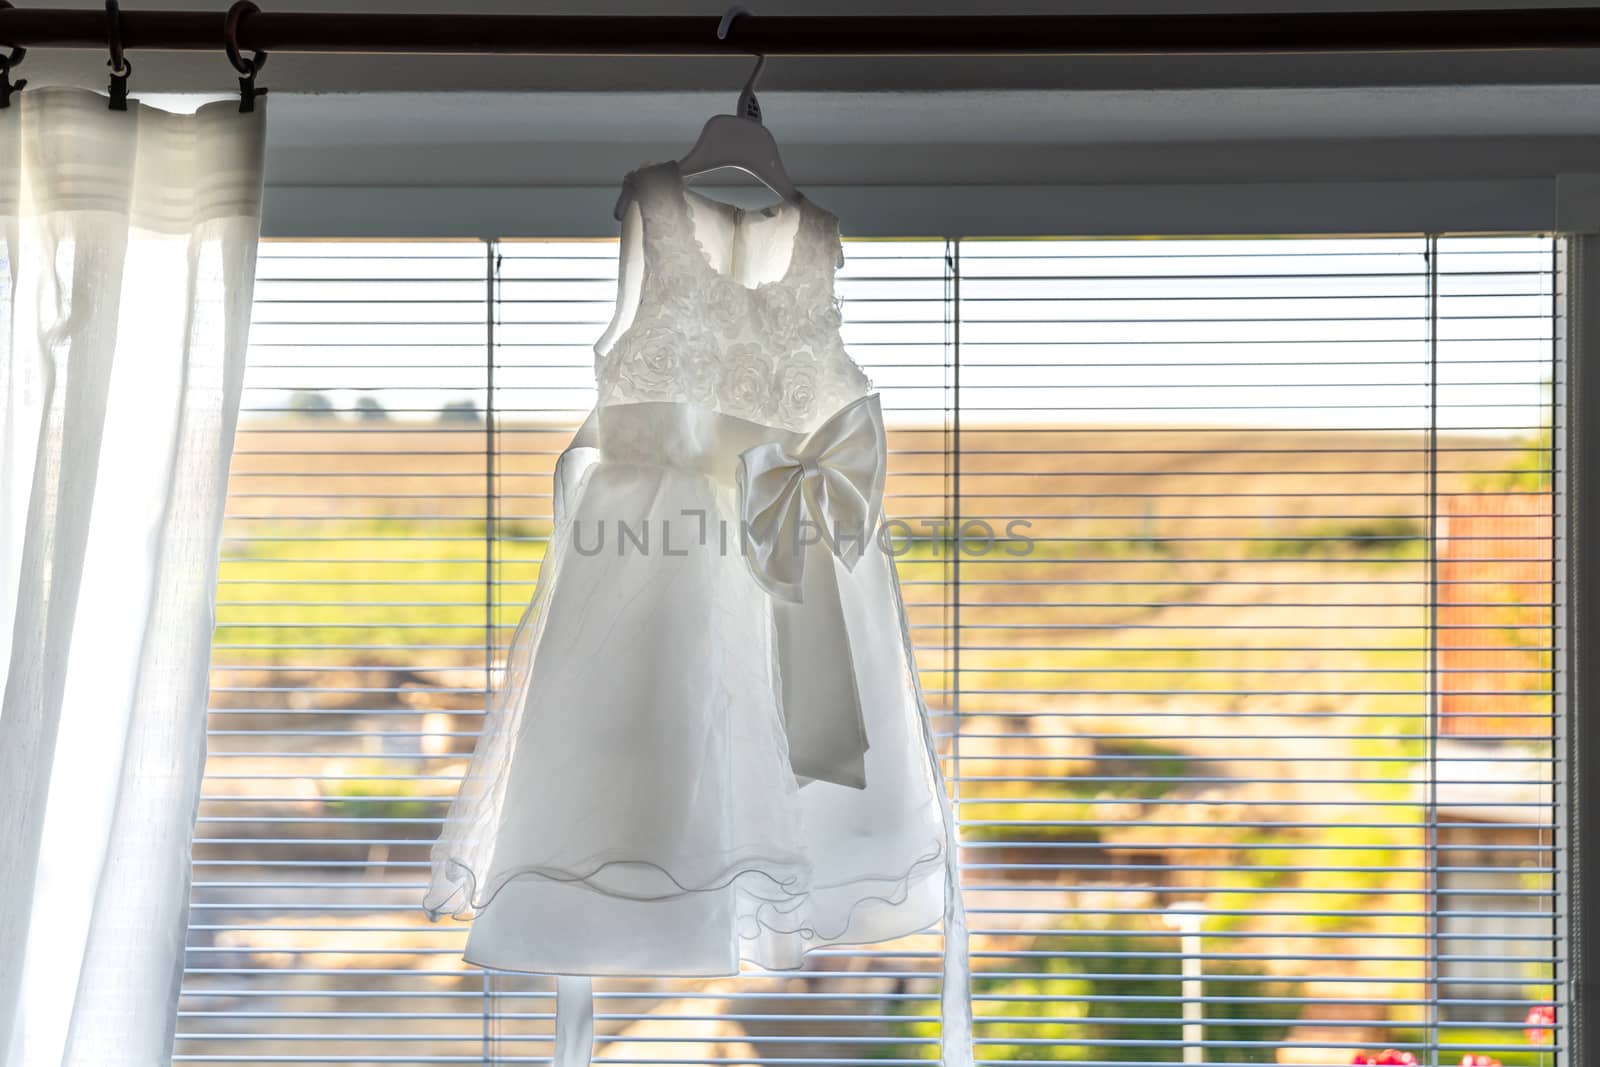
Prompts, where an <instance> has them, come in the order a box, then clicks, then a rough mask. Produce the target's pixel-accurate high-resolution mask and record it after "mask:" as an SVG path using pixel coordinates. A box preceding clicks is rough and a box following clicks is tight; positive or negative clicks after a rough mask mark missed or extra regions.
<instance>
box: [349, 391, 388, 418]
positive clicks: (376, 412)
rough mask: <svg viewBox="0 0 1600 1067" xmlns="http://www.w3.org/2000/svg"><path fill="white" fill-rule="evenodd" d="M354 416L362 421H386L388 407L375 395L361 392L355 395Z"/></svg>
mask: <svg viewBox="0 0 1600 1067" xmlns="http://www.w3.org/2000/svg"><path fill="white" fill-rule="evenodd" d="M356 418H358V419H360V420H361V421H363V422H387V421H389V409H388V408H386V407H384V406H383V403H382V401H380V400H379V399H378V398H377V397H375V396H367V395H365V394H362V395H361V396H358V397H356Z"/></svg>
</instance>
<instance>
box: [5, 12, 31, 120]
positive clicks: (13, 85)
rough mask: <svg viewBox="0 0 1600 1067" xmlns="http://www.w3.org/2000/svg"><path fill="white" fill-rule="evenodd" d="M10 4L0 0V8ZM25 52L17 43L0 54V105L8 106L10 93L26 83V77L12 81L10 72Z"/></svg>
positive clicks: (20, 61) (20, 60) (15, 91)
mask: <svg viewBox="0 0 1600 1067" xmlns="http://www.w3.org/2000/svg"><path fill="white" fill-rule="evenodd" d="M12 6H13V5H12V3H11V0H0V8H9V7H12ZM27 54H28V50H27V49H26V48H23V47H22V46H21V45H18V46H17V47H15V48H13V49H12V50H11V51H10V52H9V53H8V54H6V55H0V107H10V106H11V94H12V93H20V92H21V91H22V89H23V87H24V86H25V85H27V84H28V79H26V78H20V79H18V80H17V81H14V82H13V81H12V80H11V72H12V71H13V70H14V69H16V67H18V66H19V65H20V64H21V63H22V57H23V56H25V55H27Z"/></svg>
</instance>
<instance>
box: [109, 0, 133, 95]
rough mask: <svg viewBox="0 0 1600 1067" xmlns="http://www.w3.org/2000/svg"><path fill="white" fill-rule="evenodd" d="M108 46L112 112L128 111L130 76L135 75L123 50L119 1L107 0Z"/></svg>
mask: <svg viewBox="0 0 1600 1067" xmlns="http://www.w3.org/2000/svg"><path fill="white" fill-rule="evenodd" d="M106 45H107V47H108V48H109V49H110V51H111V58H110V59H108V60H106V66H108V67H110V68H111V84H110V86H109V87H108V89H107V95H108V96H109V97H110V106H111V110H112V111H126V110H128V75H130V74H132V73H133V64H132V63H129V62H128V56H127V53H126V52H124V51H123V48H122V10H121V9H120V8H119V7H118V6H117V0H106Z"/></svg>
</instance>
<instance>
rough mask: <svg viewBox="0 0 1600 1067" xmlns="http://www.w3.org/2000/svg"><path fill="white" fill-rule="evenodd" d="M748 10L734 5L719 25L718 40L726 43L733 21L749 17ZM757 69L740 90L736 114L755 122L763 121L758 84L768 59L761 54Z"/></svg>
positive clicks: (758, 56)
mask: <svg viewBox="0 0 1600 1067" xmlns="http://www.w3.org/2000/svg"><path fill="white" fill-rule="evenodd" d="M748 14H750V11H749V9H748V8H745V7H744V6H742V5H740V4H734V5H733V6H732V7H730V8H728V10H726V11H724V12H723V13H722V21H721V22H719V23H717V40H719V41H726V40H727V39H728V31H729V30H730V29H732V27H733V20H734V19H736V18H738V17H739V16H740V15H748ZM755 55H756V66H755V69H754V70H752V71H751V72H750V77H748V78H746V79H745V83H744V88H743V89H741V90H739V104H738V107H737V109H736V113H737V114H738V116H739V117H740V118H745V119H750V120H752V121H754V122H760V121H761V102H760V101H759V100H757V99H756V82H757V81H758V80H759V79H760V77H761V68H762V67H765V66H766V65H767V57H766V56H764V55H762V54H761V53H760V52H757V53H756V54H755Z"/></svg>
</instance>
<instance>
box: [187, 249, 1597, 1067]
mask: <svg viewBox="0 0 1600 1067" xmlns="http://www.w3.org/2000/svg"><path fill="white" fill-rule="evenodd" d="M1557 253H1558V242H1557V241H1555V240H1554V239H1551V238H1547V237H1538V236H1492V237H1439V238H1436V237H1393V238H1361V239H1354V238H1340V239H1281V240H1236V239H1218V240H1181V241H1179V240H1120V241H1119V240H1095V241H1069V240H1037V241H983V240H964V241H960V242H944V241H873V242H852V243H851V244H850V246H849V248H848V257H849V265H848V267H847V268H846V272H845V275H844V277H843V279H842V281H841V285H840V289H841V294H842V296H843V298H844V301H845V312H846V316H845V317H846V328H845V329H846V342H847V344H848V346H849V347H850V350H851V351H852V353H853V354H854V355H855V356H856V358H857V359H858V360H859V361H860V362H861V363H862V364H863V365H864V366H865V368H866V369H867V371H868V373H869V375H870V376H871V377H872V378H873V380H874V382H875V384H876V385H877V387H878V388H879V389H880V390H881V391H882V393H883V396H884V400H885V404H884V407H885V415H886V418H887V420H888V422H889V425H890V436H891V451H892V457H891V476H890V480H889V485H888V490H887V493H888V502H887V508H886V510H887V512H888V513H889V514H890V515H893V516H896V517H898V521H897V522H896V524H895V525H894V527H893V528H892V531H891V532H892V534H893V537H894V541H895V544H896V546H897V551H898V553H899V567H900V571H901V576H902V581H903V583H904V586H905V590H906V599H907V604H908V611H909V613H910V623H911V627H912V633H913V636H914V638H915V639H916V642H917V645H918V655H919V666H920V667H921V669H922V672H923V683H924V688H925V691H926V693H927V695H928V698H929V701H930V703H931V704H932V705H933V706H932V709H931V710H932V713H933V717H934V723H935V726H936V728H937V730H938V732H939V735H940V739H941V744H942V745H943V748H944V752H945V753H946V756H947V760H946V772H947V775H948V776H949V780H950V784H951V787H952V789H953V791H954V792H955V794H956V797H957V800H958V806H959V814H960V818H961V822H962V836H963V841H964V868H963V869H964V880H965V891H966V895H967V902H968V907H969V911H970V921H971V924H972V927H973V934H974V936H973V955H974V966H975V974H976V977H975V982H974V994H975V998H976V1011H977V1016H978V1027H977V1037H978V1041H979V1047H978V1053H979V1056H980V1057H981V1058H982V1059H984V1060H985V1061H990V1062H999V1061H1007V1062H1024V1063H1025V1062H1029V1061H1040V1062H1043V1061H1050V1062H1058V1061H1066V1062H1073V1063H1081V1064H1095V1063H1105V1064H1111V1063H1118V1064H1128V1063H1174V1062H1183V1063H1202V1064H1212V1063H1214V1064H1234V1063H1303V1064H1346V1063H1350V1062H1352V1061H1353V1060H1355V1059H1356V1058H1357V1057H1358V1056H1361V1055H1364V1054H1372V1055H1373V1056H1374V1057H1376V1056H1377V1055H1379V1054H1381V1053H1382V1052H1383V1050H1385V1049H1391V1050H1394V1052H1395V1053H1396V1056H1395V1057H1393V1058H1396V1059H1398V1058H1400V1057H1399V1054H1400V1053H1405V1052H1409V1053H1411V1054H1413V1055H1414V1056H1415V1057H1416V1059H1417V1060H1419V1061H1421V1062H1425V1063H1426V1062H1440V1063H1449V1064H1452V1065H1453V1064H1456V1063H1459V1062H1461V1059H1462V1057H1463V1056H1464V1055H1467V1054H1481V1055H1486V1056H1492V1057H1494V1058H1496V1059H1499V1060H1501V1061H1502V1062H1503V1063H1504V1064H1507V1065H1508V1067H1509V1065H1513V1064H1553V1063H1555V1062H1557V1050H1558V1049H1559V1045H1560V1039H1559V1034H1560V1028H1561V1023H1562V1010H1561V1008H1562V1005H1561V1004H1560V1003H1558V999H1557V997H1556V984H1555V983H1556V977H1557V969H1558V968H1559V967H1560V966H1561V963H1562V960H1563V958H1564V951H1565V949H1564V942H1563V940H1562V917H1563V915H1564V907H1565V904H1564V901H1563V900H1562V899H1561V898H1560V896H1559V894H1558V891H1557V890H1558V885H1559V881H1558V878H1557V874H1558V872H1559V870H1560V868H1561V864H1562V860H1563V854H1562V851H1561V849H1560V848H1559V847H1558V844H1557V842H1558V841H1560V840H1561V838H1560V835H1559V830H1560V824H1561V821H1562V818H1563V813H1562V812H1561V811H1560V810H1559V808H1558V807H1557V805H1556V803H1555V799H1556V787H1557V784H1558V781H1559V775H1560V774H1561V772H1562V770H1563V768H1562V766H1561V763H1560V760H1559V758H1558V756H1557V755H1556V753H1557V751H1558V749H1557V747H1556V745H1555V742H1556V740H1557V737H1558V734H1559V731H1560V729H1561V721H1562V716H1561V714H1560V712H1561V709H1560V708H1559V707H1558V706H1557V704H1556V702H1555V700H1554V698H1553V692H1554V690H1555V688H1556V682H1557V681H1558V679H1557V677H1556V667H1555V664H1556V663H1557V662H1559V660H1558V657H1557V656H1556V652H1557V650H1558V647H1559V646H1558V643H1559V639H1560V637H1561V634H1560V632H1559V631H1558V629H1557V627H1556V619H1557V617H1558V615H1559V612H1558V611H1556V610H1555V609H1556V607H1557V605H1558V600H1559V598H1560V596H1561V589H1560V585H1559V582H1558V581H1557V572H1556V567H1555V560H1556V558H1557V556H1556V553H1557V549H1558V545H1557V542H1556V530H1557V529H1559V526H1560V524H1559V523H1558V522H1555V521H1554V520H1555V518H1556V517H1557V516H1558V515H1559V513H1560V509H1561V501H1560V500H1559V499H1558V498H1557V496H1556V495H1555V493H1554V490H1553V488H1552V487H1553V486H1557V485H1559V484H1560V481H1561V480H1560V478H1559V477H1555V476H1554V475H1555V474H1557V473H1559V472H1558V467H1559V466H1560V463H1561V461H1562V456H1561V454H1560V449H1559V447H1558V445H1557V443H1558V442H1559V441H1560V440H1561V429H1562V420H1563V418H1564V410H1563V408H1562V406H1561V401H1560V398H1561V390H1562V388H1563V385H1564V381H1563V374H1562V353H1561V351H1560V348H1559V345H1558V343H1557V340H1556V334H1555V323H1556V315H1557V310H1558V304H1557V299H1558V298H1557V292H1556V290H1557V287H1558V282H1559V275H1558V272H1557V271H1556V269H1555V264H1556V256H1557ZM259 277H260V280H259V281H258V285H257V311H256V324H255V327H254V330H253V334H252V351H251V361H250V371H249V378H248V381H247V393H246V398H245V405H244V406H245V413H244V416H243V419H242V422H241V430H240V439H239V442H238V449H237V455H236V460H235V465H234V473H233V482H232V487H231V492H230V505H229V518H228V525H227V529H226V535H227V538H226V544H225V550H224V560H223V565H222V572H221V582H220V584H219V595H218V631H217V635H216V642H215V653H214V675H213V683H214V684H213V710H212V719H211V725H212V730H211V755H210V759H209V762H208V773H207V779H206V785H205V799H204V802H203V804H202V808H201V812H200V822H199V824H198V829H197V831H196V838H195V889H194V903H193V912H192V920H191V929H190V952H189V959H188V969H187V973H186V979H185V989H184V998H183V1003H182V1005H181V1011H180V1019H179V1026H178V1029H179V1043H178V1056H177V1058H178V1059H179V1060H180V1061H185V1062H202V1063H218V1062H230V1063H238V1062H246V1063H278V1062H314V1063H362V1064H368V1063H370V1064H378V1063H406V1064H410V1063H449V1062H465V1063H476V1062H495V1063H517V1062H539V1061H541V1060H543V1059H547V1058H548V1056H549V1053H550V1043H549V1037H550V1032H551V1013H552V1011H553V1006H554V1000H553V984H552V983H551V982H550V981H549V980H548V979H542V978H531V977H525V976H514V975H505V974H484V973H483V972H480V971H477V970H476V969H473V968H468V967H465V966H463V965H462V964H461V963H460V960H459V952H460V948H461V945H462V943H463V940H464V936H465V935H464V930H463V929H462V928H461V927H460V926H459V925H457V924H450V923H444V924H440V925H430V924H428V923H427V922H426V920H425V919H423V918H422V917H421V915H420V913H419V912H418V910H417V908H416V902H417V899H418V897H419V895H420V892H421V887H422V885H423V883H424V882H425V880H426V873H425V872H426V866H427V849H428V845H429V843H430V841H431V839H432V836H433V835H434V834H435V833H436V832H437V829H438V826H439V822H440V820H441V819H442V817H443V814H444V809H445V806H446V804H447V802H448V799H449V797H450V795H451V794H452V792H453V788H454V782H455V780H456V778H457V777H458V776H459V774H460V773H461V771H462V769H463V763H464V760H465V756H466V753H468V752H469V751H470V749H471V745H472V742H473V737H474V735H475V733H476V731H477V729H478V727H479V723H480V721H481V716H482V709H483V705H484V696H485V693H486V692H487V691H488V690H489V689H490V688H491V687H492V686H493V685H494V684H495V681H496V668H497V666H498V662H499V659H498V658H499V656H500V655H502V654H503V652H504V647H505V644H506V642H507V641H508V640H509V638H510V634H511V628H512V627H513V626H514V625H515V623H516V621H517V618H518V617H519V615H520V612H521V609H522V606H523V605H524V604H525V602H526V600H527V598H528V596H529V595H530V594H531V592H532V589H533V586H534V582H535V580H536V578H537V573H538V566H539V561H540V558H541V555H542V552H543V546H544V543H545V538H546V537H547V535H548V531H549V515H550V485H549V472H550V469H551V465H552V463H553V461H554V458H555V456H556V455H557V454H558V453H559V451H560V449H561V448H562V447H563V445H564V443H565V439H566V437H567V436H568V435H570V433H571V431H572V429H573V428H574V427H575V425H576V424H577V422H578V421H579V420H581V418H582V416H583V415H584V413H586V411H587V410H588V407H589V405H590V404H591V403H592V398H593V388H592V385H593V383H592V366H591V355H590V353H589V348H588V346H589V345H590V344H591V343H592V341H593V339H594V338H595V336H596V335H597V334H598V333H599V330H600V328H601V326H602V325H603V323H604V321H605V319H606V318H607V317H608V315H609V309H610V302H611V300H612V299H613V296H614V294H615V285H616V282H615V244H614V243H613V242H603V241H595V242H583V241H500V242H493V243H483V242H476V241H472V242H435V243H423V244H401V243H382V242H374V243H336V242H269V243H267V244H265V245H264V246H263V254H262V258H261V267H260V275H259ZM958 726H959V729H957V727H958ZM939 948H940V942H939V938H938V932H937V930H934V931H930V932H929V933H928V934H927V935H923V936H919V937H915V938H910V939H907V940H906V941H904V942H900V943H896V944H892V945H878V946H863V947H860V948H840V949H834V950H828V951H825V952H820V953H817V954H815V955H814V956H813V957H812V958H811V960H810V961H809V965H808V966H807V968H806V969H805V970H803V971H800V972H795V973H782V974H770V973H766V972H759V971H752V972H750V973H747V974H745V975H743V976H741V977H740V978H738V979H728V980H716V981H703V980H702V981H694V982H689V981H660V980H641V981H633V982H621V981H610V982H601V983H599V985H598V991H599V1000H598V1010H599V1019H598V1022H597V1030H598V1033H599V1035H600V1042H599V1044H598V1047H597V1050H596V1052H597V1059H598V1060H599V1062H611V1063H728V1064H735V1063H739V1064H742V1063H758V1062H759V1063H768V1062H772V1063H796V1064H826V1063H842V1062H851V1063H854V1062H863V1061H867V1060H871V1061H874V1062H890V1063H892V1062H896V1061H908V1062H909V1061H921V1060H926V1059H929V1058H930V1057H932V1056H933V1055H934V1051H935V1046H934V1044H933V1041H934V1039H935V1037H936V1033H937V999H936V995H937V963H938V953H939ZM1530 1012H1531V1013H1533V1016H1532V1017H1533V1019H1534V1021H1533V1022H1532V1023H1530V1022H1529V1021H1528V1020H1529V1018H1530Z"/></svg>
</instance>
